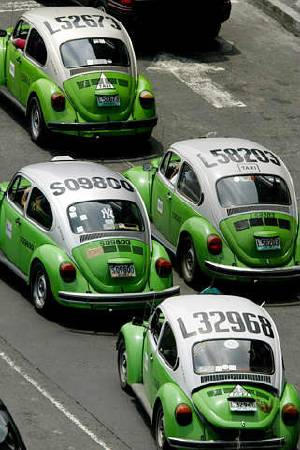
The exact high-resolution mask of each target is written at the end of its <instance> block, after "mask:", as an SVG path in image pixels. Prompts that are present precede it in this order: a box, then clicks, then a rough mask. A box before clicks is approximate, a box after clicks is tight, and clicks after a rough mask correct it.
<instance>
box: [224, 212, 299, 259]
mask: <svg viewBox="0 0 300 450" xmlns="http://www.w3.org/2000/svg"><path fill="white" fill-rule="evenodd" d="M220 229H221V232H222V233H223V236H224V238H225V240H226V242H227V244H228V245H229V247H230V249H231V250H232V252H233V253H234V254H235V255H236V256H237V258H238V259H239V260H240V261H241V262H242V263H243V264H245V265H247V266H248V267H279V266H283V265H285V264H288V263H289V262H290V261H291V259H292V257H293V254H294V245H295V240H296V234H297V222H296V220H295V218H294V217H292V216H290V215H288V214H283V213H279V212H278V213H277V212H275V213H268V212H260V213H250V214H239V215H236V216H234V217H228V218H226V219H224V220H223V221H222V222H221V223H220ZM276 238H279V239H276ZM268 239H270V241H268ZM271 241H273V243H274V242H275V241H276V243H277V246H276V247H280V248H276V249H270V248H269V249H268V248H266V245H267V244H271V243H272V242H271ZM262 243H263V245H264V246H265V247H263V246H262V245H261V244H262ZM259 244H260V247H259Z"/></svg>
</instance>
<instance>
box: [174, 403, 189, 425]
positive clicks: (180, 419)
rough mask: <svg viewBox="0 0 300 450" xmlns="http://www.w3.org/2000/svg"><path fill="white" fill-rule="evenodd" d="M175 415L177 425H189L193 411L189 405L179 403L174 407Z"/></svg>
mask: <svg viewBox="0 0 300 450" xmlns="http://www.w3.org/2000/svg"><path fill="white" fill-rule="evenodd" d="M175 417H176V420H177V423H178V424H179V425H189V424H190V423H191V422H192V418H193V412H192V410H191V408H190V407H189V405H186V404H185V403H180V405H178V406H177V407H176V410H175Z"/></svg>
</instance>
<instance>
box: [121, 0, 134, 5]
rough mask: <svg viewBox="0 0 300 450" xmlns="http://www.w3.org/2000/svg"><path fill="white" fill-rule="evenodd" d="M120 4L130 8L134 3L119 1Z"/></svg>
mask: <svg viewBox="0 0 300 450" xmlns="http://www.w3.org/2000/svg"><path fill="white" fill-rule="evenodd" d="M120 3H121V5H123V6H132V5H133V3H134V0H120Z"/></svg>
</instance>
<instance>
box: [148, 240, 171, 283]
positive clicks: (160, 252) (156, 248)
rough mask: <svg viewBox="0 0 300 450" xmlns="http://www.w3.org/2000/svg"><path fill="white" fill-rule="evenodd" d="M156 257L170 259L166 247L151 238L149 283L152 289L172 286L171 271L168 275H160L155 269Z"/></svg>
mask: <svg viewBox="0 0 300 450" xmlns="http://www.w3.org/2000/svg"><path fill="white" fill-rule="evenodd" d="M158 258H164V259H167V260H168V261H170V258H169V255H168V253H167V251H166V249H165V248H164V247H163V246H162V245H161V244H160V243H159V242H157V241H155V240H152V258H151V269H150V279H149V285H150V289H153V290H154V291H162V290H163V289H167V288H169V287H172V286H173V272H171V273H170V275H169V276H168V277H160V276H159V275H158V273H157V271H156V268H155V263H156V261H157V260H158Z"/></svg>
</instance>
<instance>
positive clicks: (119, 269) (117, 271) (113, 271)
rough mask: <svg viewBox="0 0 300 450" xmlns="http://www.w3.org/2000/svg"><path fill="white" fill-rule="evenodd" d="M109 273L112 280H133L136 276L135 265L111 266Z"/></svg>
mask: <svg viewBox="0 0 300 450" xmlns="http://www.w3.org/2000/svg"><path fill="white" fill-rule="evenodd" d="M109 271H110V276H111V277H112V278H131V277H135V276H136V274H135V267H134V264H110V265H109Z"/></svg>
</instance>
